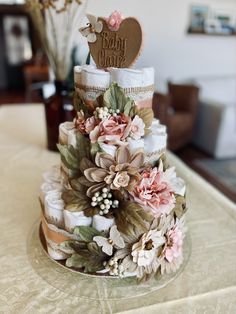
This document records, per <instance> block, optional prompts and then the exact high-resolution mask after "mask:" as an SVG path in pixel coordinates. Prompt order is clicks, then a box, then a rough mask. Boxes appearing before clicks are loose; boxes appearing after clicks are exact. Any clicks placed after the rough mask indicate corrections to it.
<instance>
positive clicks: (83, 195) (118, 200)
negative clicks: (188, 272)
mask: <svg viewBox="0 0 236 314" xmlns="http://www.w3.org/2000/svg"><path fill="white" fill-rule="evenodd" d="M74 101H75V109H76V110H77V116H76V119H75V121H74V125H75V128H76V130H77V145H76V147H73V146H71V145H68V146H67V145H58V148H59V151H60V153H61V159H62V162H63V164H64V165H65V166H66V167H67V168H68V169H69V178H68V184H67V188H66V189H65V190H64V191H63V193H62V198H63V200H64V202H65V204H66V207H65V209H66V210H69V211H74V212H78V211H83V213H84V214H85V215H86V216H88V217H91V216H94V215H100V216H102V217H104V218H106V219H113V220H114V224H113V225H112V226H111V227H110V228H109V229H108V230H105V231H102V232H101V231H98V230H96V229H95V228H93V227H86V226H80V227H75V229H74V231H73V232H74V233H75V234H77V235H79V237H80V239H81V240H80V241H66V242H64V243H62V244H61V245H60V248H61V250H62V251H63V252H65V253H66V254H69V255H70V257H69V258H68V259H67V260H66V265H67V266H68V267H73V268H76V269H82V270H83V271H85V272H98V271H102V270H104V268H105V271H106V272H108V273H109V274H110V275H111V276H118V275H119V276H124V275H125V274H127V273H131V274H135V275H136V276H137V278H138V280H147V279H148V278H150V277H153V276H159V275H160V274H164V273H170V272H172V271H173V272H174V271H176V270H177V269H178V267H179V266H180V264H181V262H182V258H183V257H182V256H183V240H184V237H185V232H186V229H185V225H184V213H185V211H186V202H185V197H184V196H183V195H180V194H178V193H179V192H178V189H176V180H178V178H177V176H176V172H175V169H174V168H173V167H169V166H168V165H167V163H166V160H165V156H164V155H163V156H161V158H160V159H159V160H157V161H156V163H155V164H154V165H153V164H146V163H144V157H145V152H144V151H143V150H139V149H138V150H136V151H134V152H133V151H131V150H130V147H129V141H130V140H139V139H142V138H145V135H146V134H149V133H150V132H151V131H150V128H151V124H152V120H153V112H152V110H151V109H147V108H145V109H138V108H137V107H136V106H135V102H134V101H132V100H130V99H129V98H127V97H126V96H125V94H124V92H123V90H122V89H121V88H120V87H119V86H118V85H117V84H112V85H111V86H110V87H109V88H108V90H107V91H106V92H105V93H104V94H103V95H102V96H100V97H99V98H98V99H97V100H96V101H95V102H94V104H93V105H91V104H89V103H86V100H85V99H84V98H83V97H82V96H81V95H76V96H75V99H74Z"/></svg>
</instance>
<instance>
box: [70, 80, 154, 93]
mask: <svg viewBox="0 0 236 314" xmlns="http://www.w3.org/2000/svg"><path fill="white" fill-rule="evenodd" d="M75 88H79V89H82V90H84V91H85V92H105V91H106V90H107V88H104V87H97V86H89V85H83V84H78V83H75ZM122 89H123V91H124V92H125V94H132V93H145V92H154V90H155V86H154V85H149V86H144V87H128V88H122Z"/></svg>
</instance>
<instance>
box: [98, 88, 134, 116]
mask: <svg viewBox="0 0 236 314" xmlns="http://www.w3.org/2000/svg"><path fill="white" fill-rule="evenodd" d="M103 100H104V105H105V106H106V107H108V108H111V109H114V110H117V109H119V110H120V112H123V113H125V114H126V115H129V113H130V110H131V108H132V107H133V106H134V102H133V101H132V100H130V99H129V98H127V97H126V96H125V94H124V91H123V90H122V88H121V87H120V86H118V84H117V83H113V84H111V85H110V87H109V88H108V89H107V91H106V92H105V93H104V96H103Z"/></svg>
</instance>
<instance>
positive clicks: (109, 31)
mask: <svg viewBox="0 0 236 314" xmlns="http://www.w3.org/2000/svg"><path fill="white" fill-rule="evenodd" d="M87 18H88V20H89V23H88V26H87V27H85V28H81V29H80V32H81V33H82V34H83V35H84V36H86V37H87V40H88V43H89V49H90V53H91V55H92V57H93V60H94V62H95V63H96V65H97V67H98V68H109V67H115V68H128V67H130V66H131V65H132V64H133V63H134V62H135V61H136V59H137V58H138V56H139V54H140V50H141V47H142V38H143V35H142V28H141V25H140V24H139V22H138V21H137V20H136V19H135V18H133V17H129V18H126V19H123V17H122V15H121V14H120V13H119V12H114V13H113V14H112V15H111V16H110V17H109V18H108V19H104V18H97V17H95V16H92V15H87Z"/></svg>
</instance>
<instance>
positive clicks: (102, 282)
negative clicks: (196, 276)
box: [27, 221, 191, 300]
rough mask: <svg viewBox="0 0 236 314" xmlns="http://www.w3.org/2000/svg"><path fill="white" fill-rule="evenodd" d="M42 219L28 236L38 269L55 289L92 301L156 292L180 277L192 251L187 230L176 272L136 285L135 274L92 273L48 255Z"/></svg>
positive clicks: (38, 272)
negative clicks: (118, 275)
mask: <svg viewBox="0 0 236 314" xmlns="http://www.w3.org/2000/svg"><path fill="white" fill-rule="evenodd" d="M40 226H41V223H40V221H37V222H36V223H35V224H34V225H33V227H32V229H31V231H30V234H29V236H28V241H27V253H28V258H29V261H30V263H31V265H32V267H33V269H34V270H35V272H36V273H37V274H38V275H39V276H40V277H41V278H43V279H44V280H45V281H46V282H47V283H48V284H50V285H51V286H53V287H54V288H56V289H58V290H60V291H62V292H64V293H65V294H68V295H70V296H72V295H73V296H76V297H80V298H85V299H90V300H121V299H130V298H134V297H136V298H137V297H139V296H144V295H147V294H149V293H151V292H154V291H157V290H159V289H161V288H163V287H165V286H166V285H168V284H169V283H170V282H171V281H173V280H174V279H175V278H176V277H177V276H179V275H180V274H181V273H182V272H183V270H184V268H185V266H186V264H187V263H188V260H189V257H190V254H191V239H190V235H189V233H187V235H186V237H185V241H184V256H183V263H182V265H181V266H180V268H179V269H178V270H177V272H176V273H174V274H169V275H163V276H161V277H160V278H159V279H158V280H155V279H152V280H149V281H147V282H145V283H142V284H137V280H136V278H135V277H128V278H117V277H112V276H110V277H109V276H98V275H89V274H85V273H81V272H78V271H76V270H73V269H70V268H67V267H66V266H64V264H63V263H61V262H58V261H55V260H53V259H52V258H50V257H49V255H48V253H47V251H46V248H45V244H44V243H43V239H42V235H41V234H40V233H41V231H40V228H41V227H40Z"/></svg>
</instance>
